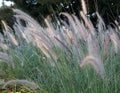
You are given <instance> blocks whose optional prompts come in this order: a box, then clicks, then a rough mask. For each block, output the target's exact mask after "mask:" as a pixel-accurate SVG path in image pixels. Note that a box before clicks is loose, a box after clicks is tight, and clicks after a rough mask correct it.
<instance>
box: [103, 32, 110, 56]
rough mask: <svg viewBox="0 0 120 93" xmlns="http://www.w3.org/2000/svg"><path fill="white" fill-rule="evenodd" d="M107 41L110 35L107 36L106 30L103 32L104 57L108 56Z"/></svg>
mask: <svg viewBox="0 0 120 93" xmlns="http://www.w3.org/2000/svg"><path fill="white" fill-rule="evenodd" d="M109 41H110V37H109V34H108V32H106V33H105V36H104V57H105V58H107V57H108V46H109V45H108V44H109Z"/></svg>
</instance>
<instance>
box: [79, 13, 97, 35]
mask: <svg viewBox="0 0 120 93" xmlns="http://www.w3.org/2000/svg"><path fill="white" fill-rule="evenodd" d="M80 15H81V17H82V18H83V20H84V22H85V24H86V25H87V27H88V28H89V30H90V32H91V34H92V35H95V28H94V26H93V24H92V23H91V21H90V20H88V18H87V17H86V16H85V14H84V13H83V11H80Z"/></svg>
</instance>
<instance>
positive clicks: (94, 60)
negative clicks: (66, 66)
mask: <svg viewBox="0 0 120 93" xmlns="http://www.w3.org/2000/svg"><path fill="white" fill-rule="evenodd" d="M88 64H91V65H92V66H93V67H94V68H95V70H96V71H97V72H98V73H99V74H100V75H101V77H102V78H104V75H105V71H104V67H103V65H102V64H101V62H100V60H99V59H97V58H95V57H94V56H87V57H85V58H84V60H83V61H82V62H81V64H80V67H83V66H85V65H88Z"/></svg>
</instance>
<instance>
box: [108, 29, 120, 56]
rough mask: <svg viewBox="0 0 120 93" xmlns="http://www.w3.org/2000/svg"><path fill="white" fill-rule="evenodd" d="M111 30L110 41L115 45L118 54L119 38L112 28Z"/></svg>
mask: <svg viewBox="0 0 120 93" xmlns="http://www.w3.org/2000/svg"><path fill="white" fill-rule="evenodd" d="M109 30H110V39H111V41H112V43H113V45H114V51H115V53H116V54H117V53H118V37H117V35H116V34H115V33H114V31H113V29H112V28H109Z"/></svg>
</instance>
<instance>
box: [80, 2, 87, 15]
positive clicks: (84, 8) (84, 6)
mask: <svg viewBox="0 0 120 93" xmlns="http://www.w3.org/2000/svg"><path fill="white" fill-rule="evenodd" d="M81 5H82V11H83V13H84V14H85V15H86V14H87V8H86V2H85V0H81Z"/></svg>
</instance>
